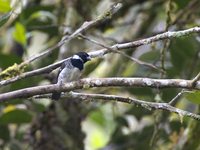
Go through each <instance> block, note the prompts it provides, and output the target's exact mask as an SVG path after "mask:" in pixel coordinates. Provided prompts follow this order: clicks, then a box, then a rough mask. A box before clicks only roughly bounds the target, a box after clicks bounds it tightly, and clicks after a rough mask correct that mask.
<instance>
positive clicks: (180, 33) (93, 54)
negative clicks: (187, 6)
mask: <svg viewBox="0 0 200 150" xmlns="http://www.w3.org/2000/svg"><path fill="white" fill-rule="evenodd" d="M199 32H200V27H194V28H190V29H187V30H182V31H173V32H170V31H168V32H165V33H161V34H158V35H155V36H152V37H149V38H146V39H142V40H137V41H133V42H128V43H122V44H115V45H113V46H111V47H110V48H111V49H112V50H121V49H126V48H134V47H139V46H142V45H146V44H150V43H153V42H156V41H159V40H164V39H171V38H175V37H181V36H186V35H189V34H192V33H199ZM107 53H111V51H110V50H108V49H106V48H104V49H100V50H96V51H94V52H90V53H89V54H90V55H91V57H93V58H94V57H102V56H103V55H105V54H107ZM62 62H64V60H62V61H59V62H57V63H55V64H51V65H49V66H46V67H44V68H40V69H37V70H33V71H30V72H26V73H23V74H21V75H19V76H17V77H14V78H11V79H8V80H3V81H0V86H3V85H7V84H10V83H13V82H15V81H17V80H20V79H23V78H28V77H32V76H36V75H39V74H43V73H49V72H51V71H52V70H53V69H56V68H57V67H59V66H60V65H61V64H62Z"/></svg>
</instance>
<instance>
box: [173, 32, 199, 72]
mask: <svg viewBox="0 0 200 150" xmlns="http://www.w3.org/2000/svg"><path fill="white" fill-rule="evenodd" d="M196 51H197V42H196V40H195V38H194V37H193V36H189V37H184V38H177V39H174V40H173V41H172V42H171V45H170V55H171V60H172V64H173V66H174V72H175V73H176V74H181V71H185V66H189V65H191V64H192V61H193V59H194V57H195V54H196Z"/></svg>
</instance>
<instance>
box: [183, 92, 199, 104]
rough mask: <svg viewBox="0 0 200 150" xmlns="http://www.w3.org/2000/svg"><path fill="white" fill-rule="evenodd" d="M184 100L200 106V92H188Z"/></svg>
mask: <svg viewBox="0 0 200 150" xmlns="http://www.w3.org/2000/svg"><path fill="white" fill-rule="evenodd" d="M186 98H187V99H188V100H189V101H191V102H192V103H195V104H200V91H193V92H188V93H187V95H186Z"/></svg>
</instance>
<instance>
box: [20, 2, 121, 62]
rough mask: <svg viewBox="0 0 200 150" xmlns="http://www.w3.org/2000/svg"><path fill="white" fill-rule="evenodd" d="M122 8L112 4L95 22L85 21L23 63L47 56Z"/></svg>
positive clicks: (119, 4) (118, 4) (119, 5)
mask: <svg viewBox="0 0 200 150" xmlns="http://www.w3.org/2000/svg"><path fill="white" fill-rule="evenodd" d="M121 7H122V4H121V3H116V4H113V5H112V6H111V7H110V8H109V9H108V10H107V11H105V12H104V13H103V14H102V15H100V16H98V17H97V18H96V19H95V20H91V21H86V22H84V23H83V24H82V25H81V26H80V27H79V28H78V29H77V30H76V31H75V32H74V33H72V34H71V35H70V36H65V37H63V39H62V40H61V41H60V42H58V43H57V44H56V45H54V46H53V47H51V48H49V49H47V50H46V51H44V52H42V53H40V54H38V55H36V56H33V57H32V58H30V59H28V60H27V61H25V62H24V63H25V64H27V63H30V62H32V61H34V60H36V59H38V58H42V57H44V56H46V55H48V54H50V53H51V52H52V51H53V50H55V49H56V48H59V47H60V46H62V45H63V44H64V43H66V42H68V41H70V40H72V39H74V38H76V37H77V36H78V35H79V34H80V33H82V32H85V31H86V30H88V29H90V28H92V27H94V26H96V25H97V24H99V23H101V22H102V21H104V20H106V19H109V18H111V16H112V15H113V14H115V13H116V12H117V11H118V10H119V9H120V8H121Z"/></svg>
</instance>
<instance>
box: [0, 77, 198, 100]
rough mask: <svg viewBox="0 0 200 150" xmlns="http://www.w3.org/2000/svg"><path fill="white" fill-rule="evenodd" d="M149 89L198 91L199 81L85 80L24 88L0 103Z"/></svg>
mask: <svg viewBox="0 0 200 150" xmlns="http://www.w3.org/2000/svg"><path fill="white" fill-rule="evenodd" d="M110 86H112V87H124V86H125V87H150V88H184V89H196V90H200V81H197V82H196V84H195V86H194V87H193V86H191V80H181V79H151V78H85V79H81V80H79V81H75V82H69V83H66V84H63V85H61V86H60V85H56V84H51V85H43V86H36V87H29V88H24V89H20V90H16V91H12V92H8V93H3V94H0V102H3V101H6V100H11V99H15V98H29V97H32V96H34V95H40V94H47V93H52V92H69V91H72V90H76V89H88V88H93V87H110Z"/></svg>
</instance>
